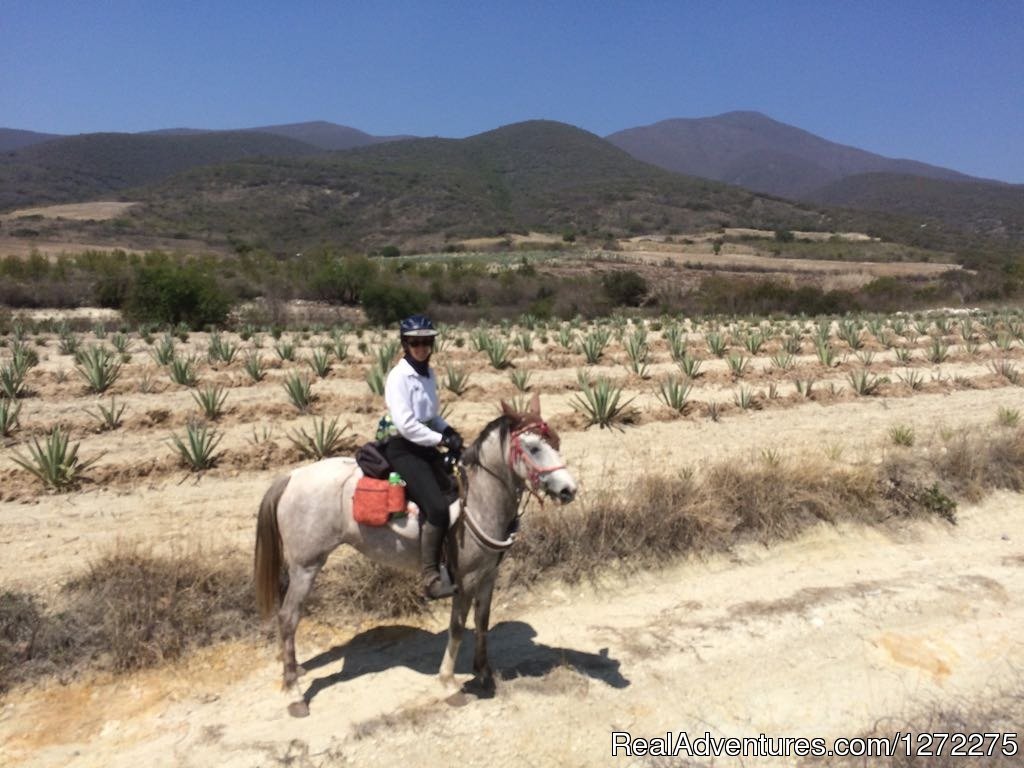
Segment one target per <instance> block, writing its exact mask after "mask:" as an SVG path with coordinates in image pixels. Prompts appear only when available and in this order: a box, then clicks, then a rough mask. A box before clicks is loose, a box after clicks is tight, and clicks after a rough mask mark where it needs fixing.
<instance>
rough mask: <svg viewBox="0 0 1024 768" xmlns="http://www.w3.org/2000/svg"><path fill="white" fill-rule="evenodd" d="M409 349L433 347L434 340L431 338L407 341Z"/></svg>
mask: <svg viewBox="0 0 1024 768" xmlns="http://www.w3.org/2000/svg"><path fill="white" fill-rule="evenodd" d="M406 343H407V344H408V345H409V346H410V347H432V346H434V340H433V339H432V338H429V337H428V338H425V339H416V338H413V339H409V340H408V341H407V342H406Z"/></svg>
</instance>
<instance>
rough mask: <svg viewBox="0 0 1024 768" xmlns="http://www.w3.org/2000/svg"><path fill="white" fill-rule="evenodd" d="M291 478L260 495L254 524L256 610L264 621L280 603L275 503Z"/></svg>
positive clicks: (280, 562)
mask: <svg viewBox="0 0 1024 768" xmlns="http://www.w3.org/2000/svg"><path fill="white" fill-rule="evenodd" d="M290 479H291V475H284V476H282V477H279V478H277V479H276V480H275V481H274V482H273V484H272V485H271V486H270V488H269V489H267V492H266V493H265V494H263V501H261V502H260V513H259V517H258V519H257V521H256V554H255V563H254V566H253V576H254V578H255V581H256V606H257V607H258V608H259V611H260V615H261V616H262V617H263V619H264V620H266V619H268V618H270V615H271V614H272V613H273V612H274V611H275V610H276V609H277V606H278V603H279V602H280V597H281V591H280V586H279V584H280V578H281V567H282V566H283V565H284V554H283V552H282V549H281V531H280V529H279V528H278V526H277V503H278V502H279V501H280V500H281V494H283V493H284V489H285V488H287V487H288V481H289V480H290Z"/></svg>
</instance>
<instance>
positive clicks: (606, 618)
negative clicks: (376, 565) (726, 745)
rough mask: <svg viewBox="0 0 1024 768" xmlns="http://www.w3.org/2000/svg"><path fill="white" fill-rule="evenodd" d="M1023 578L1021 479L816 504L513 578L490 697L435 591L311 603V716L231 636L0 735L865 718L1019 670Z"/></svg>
mask: <svg viewBox="0 0 1024 768" xmlns="http://www.w3.org/2000/svg"><path fill="white" fill-rule="evenodd" d="M1022 596H1024V501H1022V499H1021V497H1019V496H1016V495H1014V494H1007V493H999V494H995V495H993V496H991V497H989V498H988V499H987V500H986V501H985V502H984V503H983V504H981V505H978V506H974V507H969V508H965V509H962V510H961V514H960V524H959V525H958V526H956V527H955V528H954V527H951V526H948V525H947V524H945V523H942V524H939V523H935V524H916V525H915V526H913V527H911V528H906V529H902V530H900V531H882V530H878V529H871V530H865V529H861V528H854V529H845V530H840V529H835V528H829V527H824V526H823V527H820V528H818V529H815V530H813V531H811V532H810V533H809V534H808V535H806V536H804V537H802V538H800V539H799V540H797V541H793V542H789V543H786V544H782V545H779V546H776V547H773V548H771V549H765V548H761V547H756V546H748V547H743V548H740V549H738V550H737V551H736V552H735V553H733V555H731V556H729V557H721V558H717V557H716V558H712V559H709V560H707V561H703V562H690V563H685V564H682V565H679V566H676V567H673V568H671V569H667V570H664V571H660V572H654V573H646V574H641V575H634V576H630V577H628V578H621V577H619V576H614V575H613V576H609V577H608V578H607V579H606V582H605V583H604V584H599V585H587V586H584V587H575V588H570V587H567V586H565V585H548V586H545V587H542V588H539V589H537V590H536V591H534V592H533V593H532V594H530V595H527V596H526V597H524V598H522V599H521V600H519V601H517V603H516V604H515V605H508V604H507V603H505V602H504V601H503V600H502V596H501V595H500V594H499V596H498V598H497V600H496V605H495V611H494V622H495V626H494V628H493V630H492V649H491V652H492V657H493V659H494V662H495V665H496V667H497V669H498V670H499V672H500V674H501V676H502V677H503V678H506V679H504V680H502V681H501V682H500V683H499V687H498V691H497V695H496V696H495V697H494V698H491V699H476V698H474V697H470V696H467V695H465V694H455V695H453V696H450V695H449V693H448V692H446V691H444V690H443V689H442V688H441V686H440V684H439V683H438V682H437V679H436V677H435V676H434V674H435V672H436V668H437V665H438V663H439V660H440V657H441V653H442V649H443V644H444V637H443V632H442V629H443V627H444V626H445V617H444V614H443V612H438V613H437V614H436V615H435V616H434V617H433V618H430V619H428V620H426V621H425V622H424V623H423V625H422V626H411V625H406V624H403V623H401V622H393V623H385V624H383V625H380V626H376V627H369V626H367V627H355V628H342V629H339V628H329V627H323V626H318V625H316V623H315V621H307V622H306V623H305V625H304V631H302V630H300V638H299V652H300V659H302V660H304V661H305V663H306V664H307V666H308V667H310V671H309V673H308V674H307V676H306V677H305V678H303V689H304V691H306V693H307V695H312V700H311V714H310V717H308V718H306V719H293V718H290V717H289V716H288V715H287V713H286V711H285V706H286V704H287V702H288V697H287V696H286V695H285V694H283V693H281V692H279V691H278V690H277V684H278V680H279V674H280V668H279V664H278V662H277V661H276V660H275V658H274V653H273V648H272V646H271V645H270V644H263V643H260V644H258V645H257V646H255V647H253V646H250V645H248V644H245V643H239V644H232V645H229V646H222V647H219V648H216V649H210V650H208V651H206V652H203V653H201V654H199V655H198V656H196V657H194V658H192V659H191V660H189V661H188V662H187V663H186V664H183V665H180V666H178V667H175V668H173V669H165V670H161V671H153V672H147V673H144V674H139V675H135V676H132V677H128V678H123V679H121V680H116V681H103V680H98V681H90V682H76V683H74V684H71V685H68V686H63V687H61V686H56V685H54V686H51V687H43V688H39V689H34V690H31V691H28V692H26V693H23V694H21V695H19V696H17V697H16V698H12V699H10V700H8V701H7V702H6V704H5V705H4V707H3V709H2V712H0V739H2V742H3V745H4V746H3V747H2V751H0V756H2V757H3V762H4V764H6V765H33V766H66V765H75V766H100V765H102V766H136V765H140V764H141V765H154V766H156V765H168V766H170V765H174V766H179V765H180V766H191V765H197V766H199V765H221V766H255V765H272V764H278V763H284V762H289V763H290V764H294V765H349V764H355V765H367V764H374V765H407V764H412V763H413V762H415V763H416V764H422V765H444V764H455V763H459V764H465V765H484V764H486V765H524V766H526V765H556V766H577V765H610V764H616V763H618V764H623V765H627V764H631V761H630V760H629V759H627V758H619V759H618V760H613V759H612V758H611V750H610V745H611V732H612V731H613V730H622V731H629V732H630V733H631V734H632V735H633V736H642V737H653V736H661V735H663V734H664V732H665V731H669V730H670V731H679V730H685V731H688V732H689V733H690V734H691V735H693V736H700V735H703V734H704V732H705V731H706V730H707V731H711V732H712V733H713V734H715V735H719V736H720V735H734V736H757V735H758V734H760V733H765V734H767V735H772V736H783V735H785V736H824V737H830V738H831V737H837V736H843V735H847V736H852V735H856V734H857V733H858V732H861V731H862V730H864V729H868V728H870V727H871V726H872V725H873V724H874V723H875V721H876V719H877V718H878V717H880V716H886V715H889V716H895V717H897V718H900V717H904V716H907V717H909V716H912V715H913V714H915V713H916V712H918V711H920V710H922V709H925V710H926V709H929V708H930V707H932V706H933V705H934V704H935V703H947V704H948V703H957V702H960V703H962V702H969V701H971V700H973V699H975V698H977V697H984V696H987V695H990V694H992V693H993V692H995V691H998V690H1000V689H1001V687H1002V686H1006V685H1008V684H1012V683H1013V682H1017V683H1018V684H1019V678H1015V677H1014V675H1015V673H1014V670H1019V669H1020V668H1021V665H1022V664H1024V638H1022V637H1021V635H1020V632H1019V628H1020V626H1021V625H1022V624H1024V597H1022ZM314 618H315V617H314ZM467 645H468V646H471V642H468V643H467ZM463 650H464V652H465V653H464V655H463V657H462V659H461V664H460V669H459V671H460V672H463V673H468V670H469V666H470V658H469V651H470V650H471V648H470V647H464V649H463ZM461 677H462V679H466V678H468V674H463V675H462V676H461ZM747 764H758V763H757V761H748V763H747ZM770 764H774V765H784V764H787V761H786V760H775V761H773V762H771V763H770Z"/></svg>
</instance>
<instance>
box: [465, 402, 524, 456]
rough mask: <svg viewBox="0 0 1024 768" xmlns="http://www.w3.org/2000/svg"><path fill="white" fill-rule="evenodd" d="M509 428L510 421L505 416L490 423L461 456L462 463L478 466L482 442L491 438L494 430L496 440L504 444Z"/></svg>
mask: <svg viewBox="0 0 1024 768" xmlns="http://www.w3.org/2000/svg"><path fill="white" fill-rule="evenodd" d="M511 428H512V419H511V417H509V416H508V415H506V414H502V415H501V416H499V417H498V418H496V419H494V420H493V421H491V422H490V423H489V424H488V425H487V426H486V427H484V428H483V431H481V432H480V435H479V436H478V437H477V439H476V440H474V441H473V442H472V443H470V446H469V448H467V449H466V450H465V452H464V453H463V454H462V463H463V464H465V465H466V466H480V449H481V448H482V447H483V444H484V441H485V440H487V438H488V437H490V436H491V433H492V432H494V430H498V439H500V440H501V441H502V442H504V441H505V438H507V437H508V433H509V430H510V429H511Z"/></svg>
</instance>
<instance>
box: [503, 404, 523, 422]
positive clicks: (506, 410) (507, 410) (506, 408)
mask: <svg viewBox="0 0 1024 768" xmlns="http://www.w3.org/2000/svg"><path fill="white" fill-rule="evenodd" d="M501 412H502V413H503V414H505V415H506V416H508V417H509V418H510V419H518V418H519V414H518V413H516V409H515V408H513V407H512V406H511V405H509V404H508V403H506V402H505V401H504V400H502V401H501Z"/></svg>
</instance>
